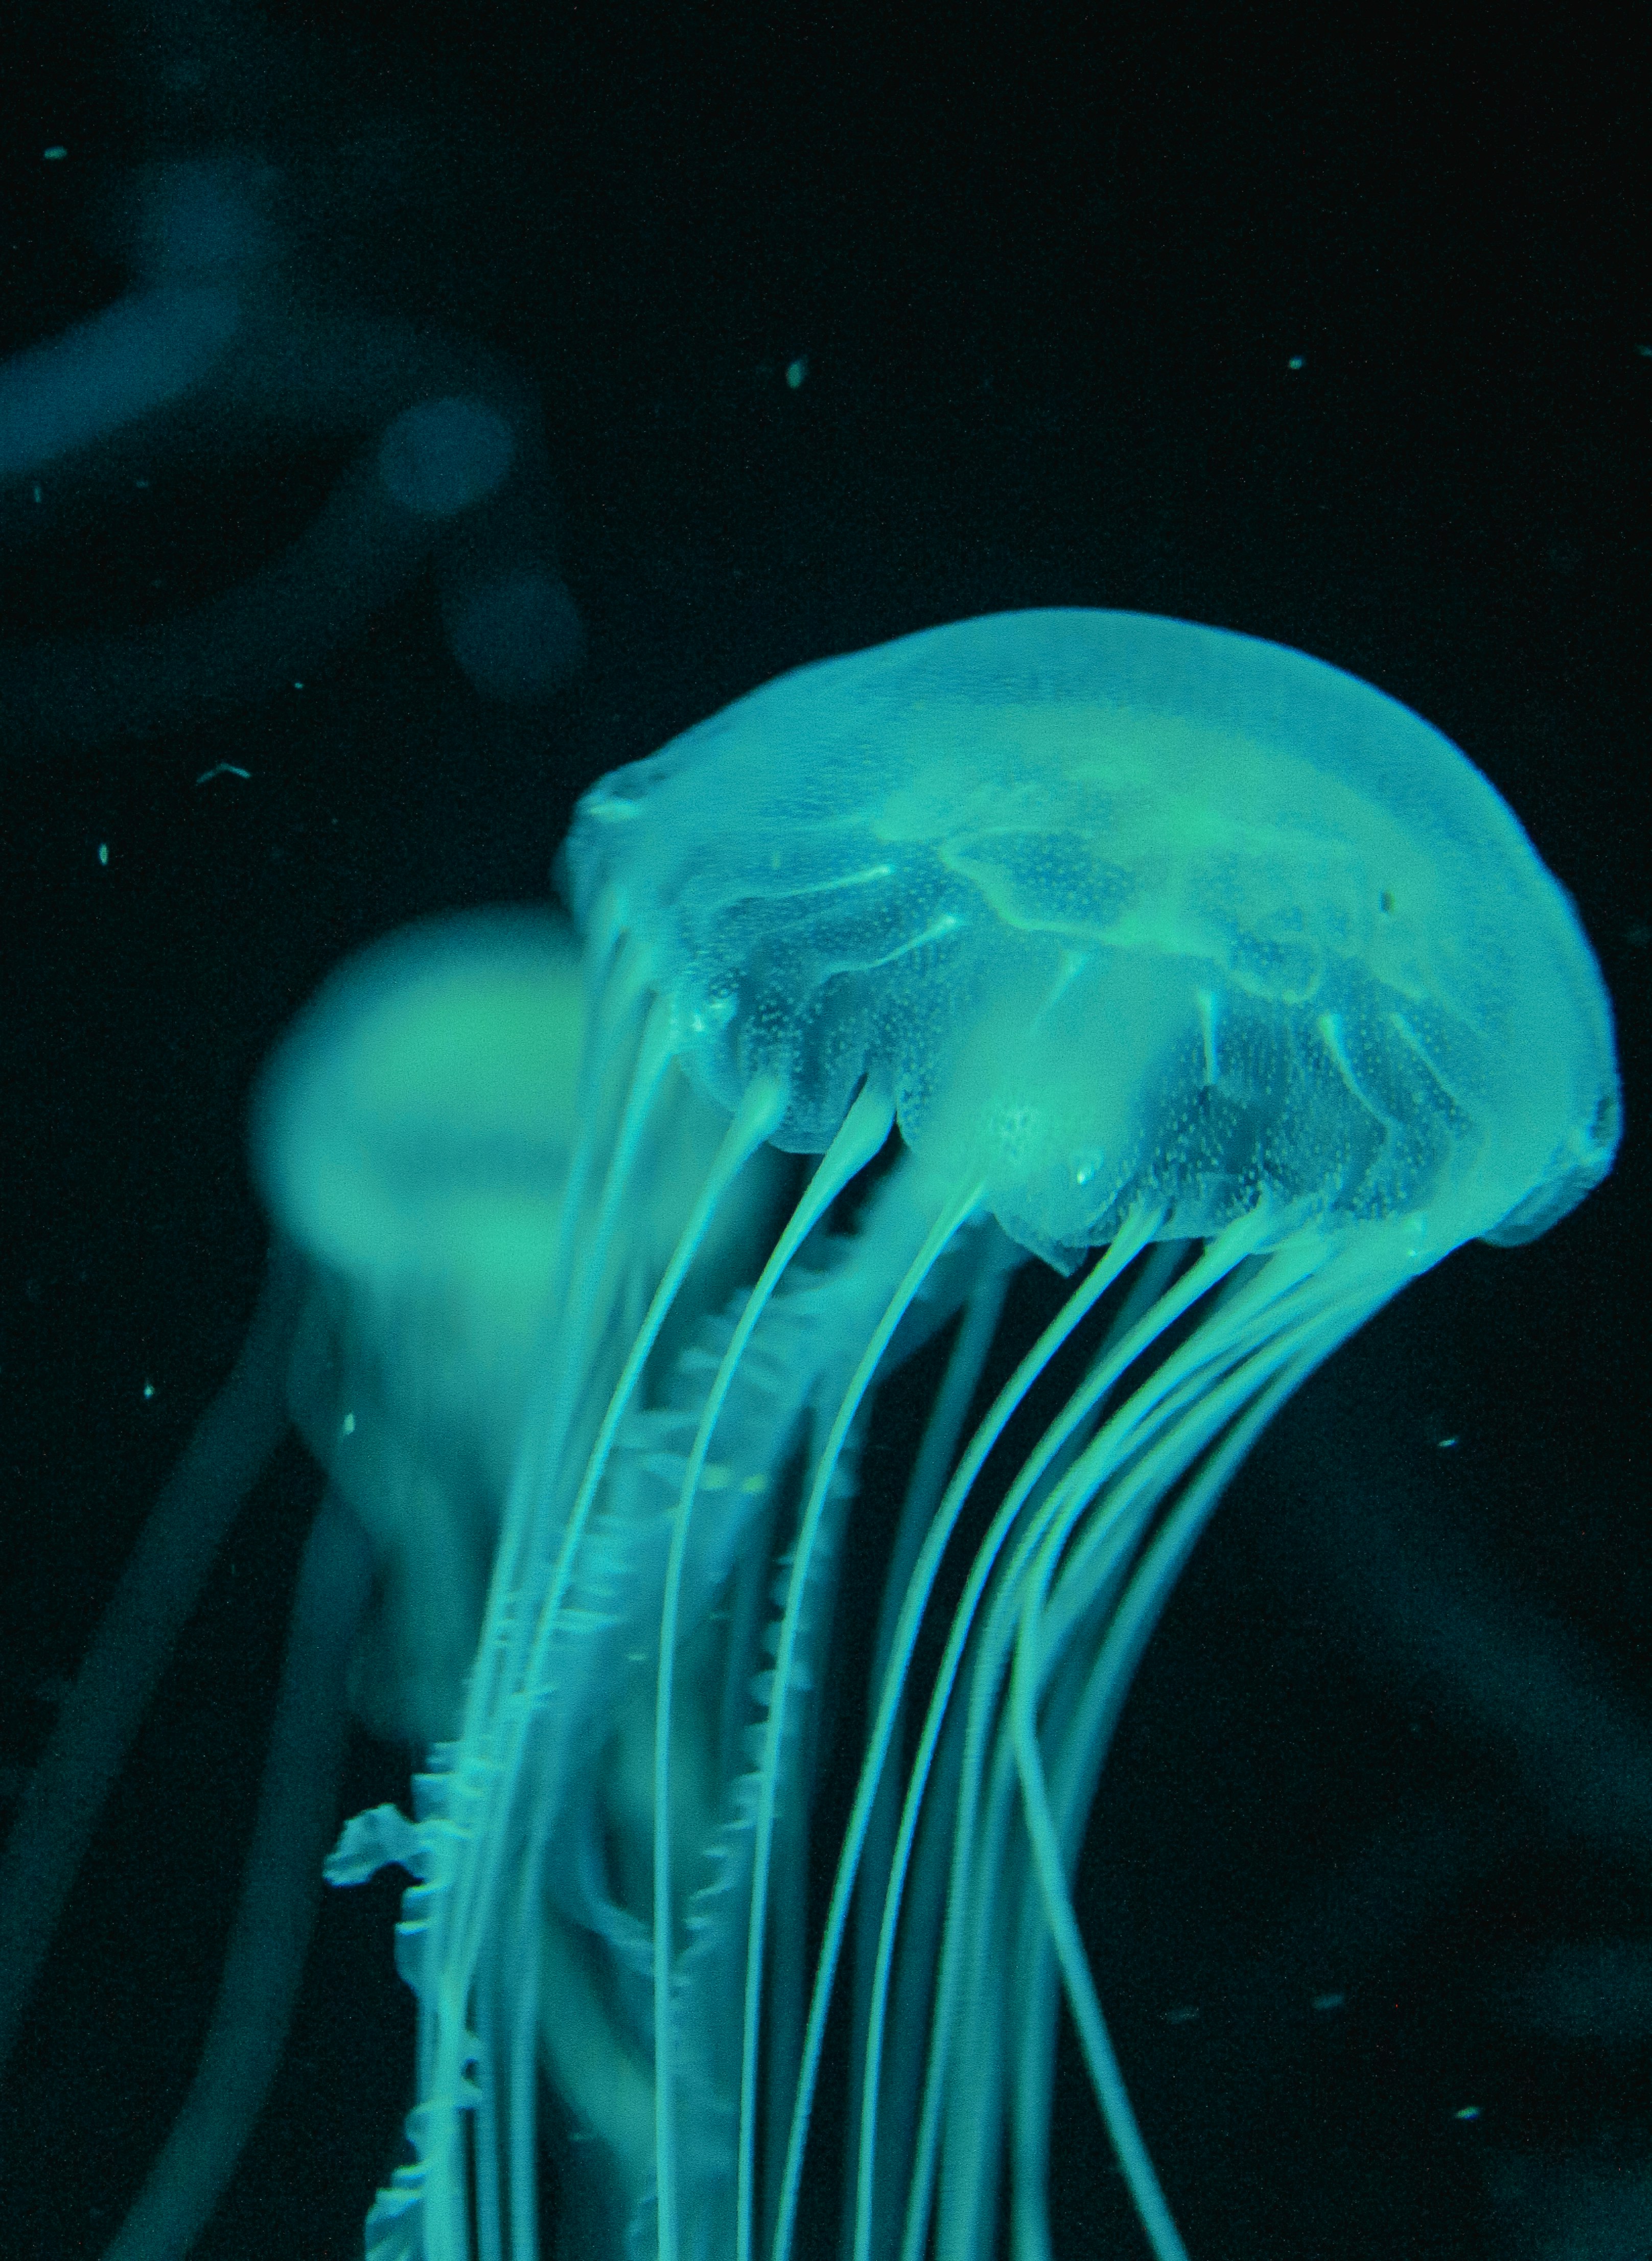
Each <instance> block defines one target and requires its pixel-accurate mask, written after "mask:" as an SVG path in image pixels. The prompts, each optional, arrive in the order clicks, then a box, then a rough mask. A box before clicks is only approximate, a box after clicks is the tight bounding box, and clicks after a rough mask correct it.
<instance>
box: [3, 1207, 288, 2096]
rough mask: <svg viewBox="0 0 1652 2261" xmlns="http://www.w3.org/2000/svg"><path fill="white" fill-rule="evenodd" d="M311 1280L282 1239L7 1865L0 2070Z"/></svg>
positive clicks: (264, 1448) (158, 1505)
mask: <svg viewBox="0 0 1652 2261" xmlns="http://www.w3.org/2000/svg"><path fill="white" fill-rule="evenodd" d="M304 1292H305V1267H304V1265H303V1262H302V1260H300V1258H299V1257H298V1253H297V1252H296V1251H295V1250H294V1249H293V1248H291V1246H290V1245H287V1244H286V1243H285V1242H284V1241H282V1240H280V1239H277V1241H276V1243H275V1244H274V1245H273V1246H272V1247H271V1250H270V1253H269V1264H268V1267H267V1268H266V1271H265V1274H264V1281H263V1286H262V1290H261V1291H260V1295H259V1299H258V1304H257V1308H256V1310H255V1312H254V1315H253V1320H252V1324H251V1326H250V1327H249V1328H248V1332H247V1337H246V1339H245V1341H244V1342H243V1343H242V1345H241V1352H240V1354H239V1355H238V1356H237V1358H236V1360H235V1364H234V1366H233V1368H232V1369H231V1371H230V1375H229V1378H228V1380H227V1381H226V1382H225V1383H224V1386H223V1388H222V1389H220V1390H219V1393H218V1395H217V1396H216V1397H214V1398H213V1400H212V1403H211V1404H210V1405H209V1406H208V1407H207V1409H206V1410H205V1413H203V1414H202V1416H201V1418H200V1419H199V1421H198V1423H197V1424H196V1426H195V1430H194V1432H193V1434H192V1435H191V1436H190V1441H189V1443H188V1444H187V1445H186V1446H184V1448H183V1453H182V1454H181V1455H180V1457H179V1459H178V1461H177V1464H176V1467H175V1468H173V1470H172V1473H171V1475H169V1477H168V1478H167V1481H166V1482H165V1484H164V1485H163V1486H162V1490H161V1495H160V1497H159V1498H158V1499H157V1500H156V1502H155V1504H154V1507H153V1508H152V1509H151V1510H150V1511H149V1517H148V1520H147V1522H146V1524H145V1525H144V1528H143V1533H142V1536H141V1537H140V1540H139V1541H138V1545H137V1547H136V1548H135V1550H134V1551H133V1555H132V1559H131V1560H130V1561H129V1562H128V1563H127V1564H126V1568H125V1570H124V1571H123V1572H122V1574H121V1577H120V1583H119V1585H118V1586H117V1587H116V1589H115V1592H114V1595H113V1597H112V1598H111V1601H110V1604H109V1606H108V1608H107V1610H106V1611H104V1617H103V1619H102V1622H101V1623H100V1624H99V1626H98V1628H97V1633H96V1634H95V1635H94V1636H93V1639H92V1644H91V1647H90V1648H89V1650H88V1651H87V1653H86V1657H85V1660H84V1662H83V1664H82V1666H81V1668H80V1670H79V1672H78V1673H77V1674H76V1676H75V1683H74V1685H73V1687H72V1688H71V1689H70V1690H69V1693H68V1696H67V1698H65V1699H64V1703H63V1705H62V1709H61V1711H60V1712H59V1714H58V1719H57V1725H56V1726H55V1728H54V1732H53V1734H52V1738H51V1741H49V1743H48V1744H47V1748H46V1752H45V1755H43V1757H42V1758H41V1760H40V1764H39V1766H38V1767H36V1769H34V1772H33V1774H32V1776H31V1777H30V1780H29V1784H28V1786H27V1788H26V1790H25V1792H24V1797H23V1801H22V1805H21V1807H20V1809H19V1812H18V1817H17V1820H16V1821H15V1822H14V1823H13V1825H12V1829H11V1836H10V1838H9V1839H8V1841H7V1843H6V1848H5V1855H4V1862H3V1863H0V2064H4V2062H5V2060H6V2058H7V2056H9V2055H10V2053H11V2046H12V2043H13V2042H14V2041H15V2039H16V2037H17V2030H18V2023H19V2021H20V2020H21V2018H22V2016H23V2013H24V2010H25V2007H26V2006H27V2002H28V1998H29V1994H30V1992H31V1991H32V1987H33V1985H34V1981H35V1978H36V1977H37V1976H38V1975H39V1972H40V1964H41V1963H42V1961H43V1960H44V1958H45V1956H46V1950H47V1947H48V1946H49V1944H50V1942H51V1938H52V1934H53V1932H54V1929H55V1928H56V1925H57V1920H58V1917H59V1915H60V1914H61V1912H62V1906H63V1902H64V1900H65V1899H67V1898H68V1891H69V1887H70V1885H71V1884H73V1883H74V1880H75V1872H76V1870H78V1869H79V1867H80V1863H81V1861H82V1858H83V1855H84V1854H85V1850H86V1848H87V1846H88V1844H89V1843H90V1841H91V1837H92V1833H93V1831H94V1830H95V1828H96V1827H97V1817H98V1815H99V1813H100V1812H102V1810H103V1805H104V1799H105V1798H106V1797H107V1795H108V1792H109V1789H110V1785H111V1783H112V1782H113V1781H114V1778H115V1776H116V1775H117V1774H118V1773H119V1770H120V1767H121V1763H122V1762H123V1761H124V1759H125V1757H126V1752H127V1749H128V1748H129V1746H130V1744H131V1742H132V1739H133V1735H134V1734H135V1733H137V1729H138V1723H139V1721H140V1719H142V1717H143V1715H144V1712H145V1711H146V1710H147V1707H148V1703H149V1698H150V1697H151V1695H152V1694H153V1693H154V1686H155V1683H156V1682H157V1681H158V1680H159V1678H160V1676H161V1674H162V1669H164V1667H165V1664H166V1662H167V1659H168V1657H169V1655H170V1654H171V1651H172V1647H173V1643H174V1642H175V1641H176V1639H177V1636H178V1633H179V1632H180V1631H181V1630H182V1628H183V1624H184V1621H185V1619H187V1618H188V1617H189V1615H190V1611H191V1610H193V1608H194V1606H195V1604H196V1602H197V1600H198V1597H199V1595H200V1591H201V1588H202V1586H203V1585H204V1584H205V1580H206V1575H207V1572H208V1571H209V1570H210V1568H212V1561H213V1558H214V1556H215V1555H216V1554H217V1553H218V1549H219V1546H220V1545H221V1544H222V1542H223V1540H224V1537H225V1534H226V1532H227V1531H228V1529H229V1527H230V1525H231V1524H232V1523H233V1520H234V1518H235V1517H236V1516H237V1515H238V1514H239V1513H240V1511H241V1507H242V1506H243V1504H245V1502H246V1500H247V1497H248V1494H249V1493H250V1492H251V1490H252V1489H253V1486H254V1485H255V1483H256V1482H257V1481H258V1479H259V1477H260V1476H261V1475H262V1474H263V1471H264V1469H265V1468H266V1467H267V1466H268V1465H269V1460H270V1457H271V1455H272V1454H273V1453H274V1452H275V1449H276V1446H277V1445H278V1444H279V1443H280V1441H281V1439H282V1438H283V1437H284V1435H285V1433H286V1431H287V1426H288V1414H287V1407H286V1396H285V1382H286V1362H287V1350H288V1346H289V1344H290V1343H291V1339H292V1332H293V1329H294V1327H295V1326H296V1324H297V1323H298V1311H299V1308H300V1305H301V1303H302V1302H303V1297H304Z"/></svg>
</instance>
